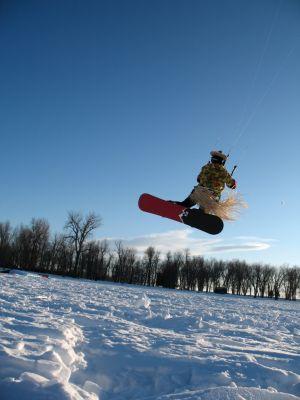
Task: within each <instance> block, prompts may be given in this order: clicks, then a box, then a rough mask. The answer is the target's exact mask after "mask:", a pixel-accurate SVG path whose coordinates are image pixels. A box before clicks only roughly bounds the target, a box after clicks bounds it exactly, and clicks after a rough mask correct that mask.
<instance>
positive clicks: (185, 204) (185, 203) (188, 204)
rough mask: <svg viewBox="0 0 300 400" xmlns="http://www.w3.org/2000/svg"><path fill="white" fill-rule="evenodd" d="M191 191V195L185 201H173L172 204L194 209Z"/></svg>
mask: <svg viewBox="0 0 300 400" xmlns="http://www.w3.org/2000/svg"><path fill="white" fill-rule="evenodd" d="M193 191H194V190H192V191H191V193H190V194H189V195H188V197H187V198H186V199H184V200H183V201H174V203H176V204H179V205H180V206H183V207H187V208H191V207H194V206H195V205H196V204H197V203H195V202H194V201H193V200H192V199H191V194H192V193H193Z"/></svg>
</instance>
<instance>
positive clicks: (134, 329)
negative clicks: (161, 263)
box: [0, 274, 300, 400]
mask: <svg viewBox="0 0 300 400" xmlns="http://www.w3.org/2000/svg"><path fill="white" fill-rule="evenodd" d="M0 285H1V289H0V330H1V332H0V398H1V400H8V399H9V400H17V399H18V400H19V399H23V400H24V399H26V400H29V399H30V400H37V399H39V400H46V399H47V400H55V399H57V400H64V399H91V400H96V399H98V398H99V399H101V400H108V399H109V400H129V399H130V400H145V399H147V400H150V399H156V400H167V399H168V400H196V399H197V400H200V399H201V400H223V399H234V400H235V399H236V400H250V399H251V400H261V399H263V400H266V399H268V400H269V399H270V400H273V399H283V400H284V399H296V398H299V397H297V396H299V395H300V315H299V311H300V307H299V304H300V303H299V302H287V301H278V302H276V301H274V300H267V299H265V300H261V299H252V298H242V297H238V296H231V295H227V296H224V295H215V294H204V293H196V292H180V291H175V290H165V289H160V288H155V289H154V288H144V287H138V286H129V285H116V284H112V283H103V282H102V283H99V282H91V281H84V280H75V279H68V278H58V277H54V276H50V277H49V279H47V278H46V277H42V276H39V275H35V274H1V276H0Z"/></svg>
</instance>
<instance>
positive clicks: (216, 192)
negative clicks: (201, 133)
mask: <svg viewBox="0 0 300 400" xmlns="http://www.w3.org/2000/svg"><path fill="white" fill-rule="evenodd" d="M210 155H211V160H210V161H209V162H208V163H207V164H206V165H204V166H203V167H202V169H201V171H200V173H199V175H198V177H197V182H198V185H196V186H195V187H194V189H193V190H192V192H191V193H190V194H189V195H188V197H187V198H186V199H185V200H183V201H172V202H173V203H175V204H178V205H182V206H184V207H188V208H191V207H193V206H195V205H198V206H199V208H201V209H203V210H204V211H205V212H206V213H209V214H214V215H217V216H219V217H220V218H222V219H227V220H231V219H234V214H235V213H236V212H237V211H238V209H239V208H240V207H241V206H244V204H243V202H242V201H241V200H240V199H238V198H237V196H235V195H231V196H228V198H227V199H225V200H223V201H221V194H222V192H223V190H224V188H225V186H227V187H228V188H230V189H236V186H237V184H236V181H235V179H234V178H233V177H232V176H231V174H230V173H229V172H228V171H227V170H226V168H225V163H226V160H227V156H226V155H225V154H224V153H223V152H222V151H221V150H219V151H211V152H210Z"/></svg>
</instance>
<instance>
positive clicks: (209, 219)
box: [139, 193, 224, 235]
mask: <svg viewBox="0 0 300 400" xmlns="http://www.w3.org/2000/svg"><path fill="white" fill-rule="evenodd" d="M139 208H140V209H141V210H142V211H145V212H148V213H151V214H155V215H159V216H161V217H164V218H168V219H173V220H174V221H177V222H181V223H183V224H185V225H189V226H191V227H193V228H197V229H200V230H202V231H204V232H207V233H209V234H211V235H216V234H218V233H220V232H221V231H222V229H223V226H224V224H223V221H222V220H221V218H219V217H217V216H216V215H212V214H206V213H205V212H204V211H203V210H201V209H195V208H186V207H184V206H181V205H179V204H174V203H172V202H171V201H166V200H163V199H160V198H159V197H155V196H152V195H151V194H148V193H144V194H142V195H141V196H140V198H139Z"/></svg>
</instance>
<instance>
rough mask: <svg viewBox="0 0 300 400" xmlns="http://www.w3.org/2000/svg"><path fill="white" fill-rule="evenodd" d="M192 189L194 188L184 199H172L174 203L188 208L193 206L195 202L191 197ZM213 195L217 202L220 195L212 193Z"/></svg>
mask: <svg viewBox="0 0 300 400" xmlns="http://www.w3.org/2000/svg"><path fill="white" fill-rule="evenodd" d="M194 190H195V189H193V190H192V191H191V193H190V194H189V195H188V197H187V198H186V199H184V200H183V201H174V203H175V204H179V205H180V206H183V207H188V208H191V207H194V206H195V205H196V204H197V203H196V202H195V201H194V200H192V199H191V195H192V194H193V192H194ZM214 197H215V200H216V201H217V202H219V201H220V196H218V195H215V194H214ZM199 207H200V206H199Z"/></svg>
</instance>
